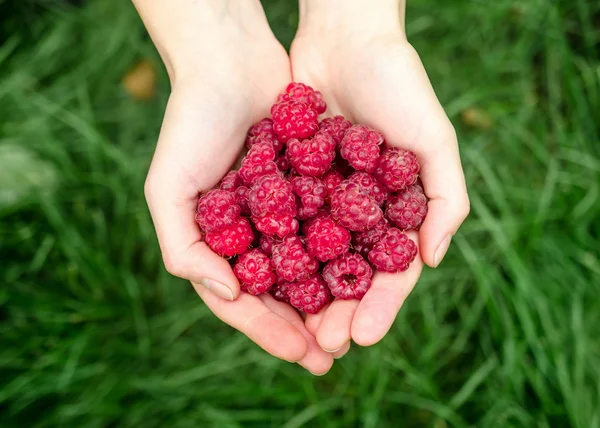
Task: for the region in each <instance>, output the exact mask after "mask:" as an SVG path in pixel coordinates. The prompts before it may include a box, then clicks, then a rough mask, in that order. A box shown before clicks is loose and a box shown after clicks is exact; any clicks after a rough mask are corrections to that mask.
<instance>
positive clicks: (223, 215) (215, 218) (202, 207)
mask: <svg viewBox="0 0 600 428" xmlns="http://www.w3.org/2000/svg"><path fill="white" fill-rule="evenodd" d="M240 212H241V209H240V207H239V205H238V204H236V203H235V195H234V194H233V193H232V192H228V191H226V190H219V189H215V190H211V191H210V192H208V193H207V194H205V195H203V196H201V197H200V199H198V210H197V213H196V222H197V223H198V224H199V225H200V227H201V228H202V230H204V231H205V232H216V231H218V230H221V229H223V228H225V227H226V226H229V225H231V224H233V223H234V222H235V221H236V220H237V218H238V217H239V216H240Z"/></svg>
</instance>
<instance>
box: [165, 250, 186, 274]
mask: <svg viewBox="0 0 600 428" xmlns="http://www.w3.org/2000/svg"><path fill="white" fill-rule="evenodd" d="M163 263H164V265H165V269H166V270H167V272H169V273H170V274H171V275H173V276H177V277H179V278H186V276H187V269H186V267H185V264H184V263H183V262H182V261H181V260H178V259H175V258H173V257H172V256H170V255H167V254H163Z"/></svg>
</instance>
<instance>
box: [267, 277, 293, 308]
mask: <svg viewBox="0 0 600 428" xmlns="http://www.w3.org/2000/svg"><path fill="white" fill-rule="evenodd" d="M293 285H294V283H293V282H288V281H284V280H277V282H276V284H275V285H274V286H273V288H271V294H272V295H273V297H274V298H275V300H279V301H280V302H285V303H290V294H289V292H290V288H291V287H292V286H293Z"/></svg>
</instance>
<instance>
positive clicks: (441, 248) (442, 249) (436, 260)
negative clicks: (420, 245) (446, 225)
mask: <svg viewBox="0 0 600 428" xmlns="http://www.w3.org/2000/svg"><path fill="white" fill-rule="evenodd" d="M451 240H452V236H450V235H448V236H446V237H445V238H444V240H443V241H442V242H441V243H440V245H438V247H437V250H435V253H433V267H438V266H439V264H440V263H441V262H442V259H443V258H444V256H445V255H446V251H448V247H449V246H450V241H451Z"/></svg>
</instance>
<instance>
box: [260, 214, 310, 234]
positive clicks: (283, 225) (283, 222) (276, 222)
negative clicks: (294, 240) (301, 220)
mask: <svg viewBox="0 0 600 428" xmlns="http://www.w3.org/2000/svg"><path fill="white" fill-rule="evenodd" d="M252 221H253V222H254V225H255V226H256V229H258V230H259V231H260V232H262V233H264V234H265V235H277V236H279V237H280V238H283V237H284V236H287V235H291V234H294V233H296V232H298V227H299V224H298V220H296V219H295V218H294V217H293V216H291V215H289V214H272V213H269V214H266V215H264V216H262V217H252Z"/></svg>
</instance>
